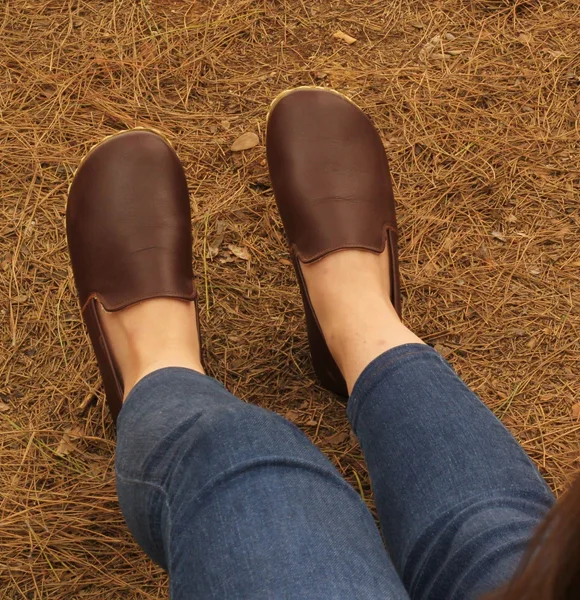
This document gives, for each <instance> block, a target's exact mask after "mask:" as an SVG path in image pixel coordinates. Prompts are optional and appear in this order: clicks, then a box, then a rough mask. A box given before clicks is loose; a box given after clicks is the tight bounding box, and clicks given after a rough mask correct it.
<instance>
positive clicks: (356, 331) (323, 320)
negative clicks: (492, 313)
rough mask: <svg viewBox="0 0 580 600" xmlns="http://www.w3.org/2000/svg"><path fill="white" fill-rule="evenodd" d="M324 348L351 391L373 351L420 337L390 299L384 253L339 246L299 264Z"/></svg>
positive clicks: (376, 352)
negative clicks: (311, 261) (323, 254)
mask: <svg viewBox="0 0 580 600" xmlns="http://www.w3.org/2000/svg"><path fill="white" fill-rule="evenodd" d="M302 272H303V274H304V277H305V279H306V284H307V287H308V293H309V296H310V300H311V302H312V305H313V308H314V312H315V314H316V317H317V319H318V322H319V323H320V327H321V329H322V332H323V334H324V337H325V339H326V343H327V344H328V348H329V350H330V352H331V354H332V355H333V357H334V359H335V361H336V363H337V365H338V366H339V368H340V370H341V372H342V374H343V376H344V378H345V380H346V383H347V387H348V391H349V392H350V391H352V388H353V387H354V384H355V383H356V380H357V379H358V377H359V376H360V374H361V373H362V371H363V370H364V369H365V368H366V366H367V365H368V364H369V363H370V362H372V361H373V360H374V359H375V358H376V357H377V356H379V355H380V354H382V353H383V352H386V351H387V350H390V349H392V348H395V347H396V346H400V345H402V344H407V343H422V341H421V339H420V338H419V337H417V336H416V335H415V334H414V333H413V332H411V331H410V330H409V329H408V328H407V327H406V326H405V325H403V323H402V322H401V320H400V318H399V316H398V314H397V312H396V311H395V309H394V308H393V305H392V303H391V301H390V280H389V260H388V254H386V251H385V253H383V255H376V254H373V253H371V252H367V251H361V250H343V251H340V252H337V253H335V254H331V255H329V256H327V257H325V258H323V259H321V260H320V261H318V262H317V263H313V264H310V265H302Z"/></svg>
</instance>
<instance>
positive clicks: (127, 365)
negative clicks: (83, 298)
mask: <svg viewBox="0 0 580 600" xmlns="http://www.w3.org/2000/svg"><path fill="white" fill-rule="evenodd" d="M100 315H101V319H102V323H103V328H104V330H105V335H106V337H107V342H108V345H109V346H110V348H111V349H112V352H113V356H114V357H115V361H116V363H117V366H118V368H119V370H120V372H121V377H122V380H123V387H124V398H126V397H127V395H128V394H129V392H130V391H131V389H132V388H133V387H134V386H135V384H136V383H137V382H138V381H139V380H140V379H142V378H143V377H145V375H148V374H149V373H152V372H153V371H157V370H158V369H163V368H165V367H184V368H186V369H193V370H194V371H198V372H199V373H204V370H203V366H202V364H201V355H200V347H199V346H200V344H199V332H198V324H197V314H196V308H195V304H194V303H193V302H184V301H183V300H175V299H173V298H153V299H151V300H146V301H144V302H140V303H139V304H134V305H133V306H129V307H128V308H124V309H123V310H120V311H117V312H108V311H106V310H105V309H104V308H102V307H101V308H100Z"/></svg>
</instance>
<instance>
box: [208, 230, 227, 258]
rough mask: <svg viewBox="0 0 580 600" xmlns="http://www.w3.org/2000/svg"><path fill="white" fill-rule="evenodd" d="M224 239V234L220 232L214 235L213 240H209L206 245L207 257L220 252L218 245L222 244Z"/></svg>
mask: <svg viewBox="0 0 580 600" xmlns="http://www.w3.org/2000/svg"><path fill="white" fill-rule="evenodd" d="M223 241H224V234H223V233H222V234H220V235H216V236H215V237H214V238H213V240H211V242H210V243H209V245H208V247H207V257H208V258H210V259H211V258H213V257H214V256H217V255H218V254H219V252H220V246H221V245H222V243H223Z"/></svg>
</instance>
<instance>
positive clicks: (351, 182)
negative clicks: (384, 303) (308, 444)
mask: <svg viewBox="0 0 580 600" xmlns="http://www.w3.org/2000/svg"><path fill="white" fill-rule="evenodd" d="M266 149H267V156H268V167H269V169H270V176H271V179H272V184H273V187H274V195H275V196H276V202H277V204H278V209H279V211H280V215H281V217H282V222H283V224H284V228H285V230H286V235H287V237H288V241H289V244H290V253H291V257H292V261H293V263H294V267H295V269H296V274H297V277H298V282H299V284H300V291H301V293H302V299H303V301H304V309H305V312H306V325H307V329H308V340H309V343H310V350H311V354H312V363H313V366H314V370H315V372H316V374H317V375H318V377H319V379H320V381H321V383H322V384H323V385H324V386H325V387H326V388H328V389H329V390H331V391H333V392H335V393H337V394H339V395H341V396H348V391H347V386H346V382H345V380H344V377H343V376H342V374H341V372H340V369H339V368H338V366H337V364H336V362H335V360H334V359H333V357H332V355H331V353H330V351H329V349H328V346H327V344H326V341H325V339H324V335H323V333H322V330H321V328H320V326H319V324H318V321H317V319H316V315H315V313H314V310H313V309H312V305H311V303H310V299H309V297H308V290H307V289H306V284H305V281H304V277H303V275H302V271H301V268H300V264H301V263H312V262H315V261H317V260H320V259H321V258H323V257H325V256H327V255H328V254H331V253H332V252H337V251H339V250H343V249H346V248H358V249H362V250H368V251H370V252H374V253H376V254H380V253H382V252H383V251H384V250H385V245H386V244H388V249H389V255H390V259H391V262H390V277H391V290H392V298H391V301H392V303H393V306H394V307H395V309H396V310H397V312H398V313H399V314H400V312H401V301H400V287H399V266H398V258H397V223H396V218H395V201H394V198H393V189H392V185H391V176H390V173H389V165H388V162H387V157H386V155H385V150H384V148H383V144H382V142H381V138H380V137H379V134H378V133H377V131H376V129H375V128H374V126H373V124H372V123H371V121H370V120H369V119H368V118H367V117H366V116H365V114H364V113H363V112H362V111H361V110H360V109H359V108H358V107H357V106H356V105H355V104H354V103H353V102H351V101H350V100H349V99H347V98H346V97H344V96H342V95H341V94H339V93H338V92H333V91H332V90H327V89H324V88H312V87H308V88H297V89H295V90H291V91H289V92H284V93H283V94H281V95H280V96H279V97H278V98H277V99H276V100H275V101H274V103H273V104H272V107H271V108H270V113H269V115H268V128H267V140H266Z"/></svg>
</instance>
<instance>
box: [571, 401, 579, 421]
mask: <svg viewBox="0 0 580 600" xmlns="http://www.w3.org/2000/svg"><path fill="white" fill-rule="evenodd" d="M570 412H571V413H572V416H573V417H574V418H575V419H580V402H576V404H574V406H573V407H572V410H571V411H570Z"/></svg>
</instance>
